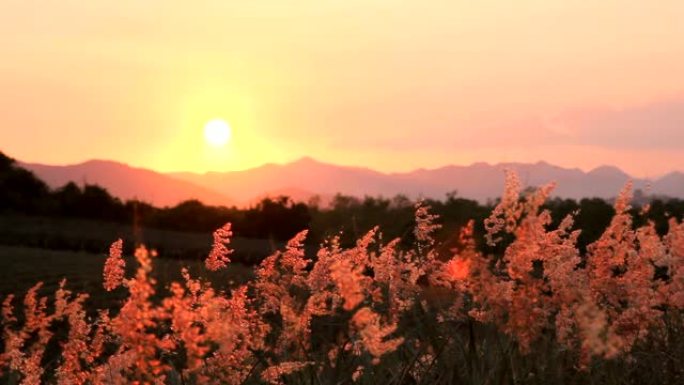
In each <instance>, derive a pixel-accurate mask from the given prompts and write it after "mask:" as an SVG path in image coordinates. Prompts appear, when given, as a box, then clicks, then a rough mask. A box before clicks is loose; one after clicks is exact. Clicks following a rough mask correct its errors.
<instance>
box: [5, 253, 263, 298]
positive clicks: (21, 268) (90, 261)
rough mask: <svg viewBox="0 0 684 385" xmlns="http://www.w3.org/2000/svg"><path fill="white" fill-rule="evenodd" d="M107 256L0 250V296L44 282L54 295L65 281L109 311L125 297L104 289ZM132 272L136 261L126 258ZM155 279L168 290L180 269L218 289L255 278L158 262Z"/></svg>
mask: <svg viewBox="0 0 684 385" xmlns="http://www.w3.org/2000/svg"><path fill="white" fill-rule="evenodd" d="M106 259H107V254H106V253H100V254H92V253H86V252H73V251H58V250H48V249H39V248H30V247H14V246H0V296H1V297H2V298H4V297H6V296H7V295H9V294H16V295H23V294H25V293H26V292H27V291H28V290H29V289H30V288H31V287H32V286H34V285H35V284H36V283H37V282H43V287H42V288H41V291H40V292H41V293H42V294H44V295H47V294H53V293H54V292H55V291H56V290H57V288H58V287H59V283H60V281H61V280H62V279H66V280H67V282H68V287H69V289H70V290H73V291H76V292H81V293H88V294H89V295H90V298H89V300H88V305H89V307H90V308H110V307H115V306H117V305H120V302H121V300H122V299H123V298H125V296H123V297H122V296H113V295H112V294H111V293H107V291H106V290H104V288H103V287H102V267H103V266H104V263H105V260H106ZM127 261H128V262H129V266H131V268H130V269H129V270H130V271H133V266H134V258H132V257H129V258H127ZM153 264H154V278H156V279H157V281H158V282H159V286H161V287H165V286H168V285H169V284H170V283H171V282H172V281H174V280H175V281H178V280H180V279H182V277H181V274H180V271H181V268H183V267H187V268H188V269H189V271H190V272H192V274H193V275H202V276H204V277H209V278H210V279H211V280H212V283H213V284H214V285H216V287H227V286H229V283H231V282H232V285H233V286H234V285H237V284H240V283H244V282H246V281H247V280H248V279H249V278H251V277H252V275H253V274H252V271H251V269H249V268H248V267H246V266H242V265H240V264H231V265H230V266H229V267H228V268H227V269H225V270H222V271H220V272H210V271H208V270H207V269H206V268H205V267H204V263H203V262H202V261H201V260H177V259H169V258H158V259H155V260H154V262H153Z"/></svg>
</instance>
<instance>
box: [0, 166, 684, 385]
mask: <svg viewBox="0 0 684 385" xmlns="http://www.w3.org/2000/svg"><path fill="white" fill-rule="evenodd" d="M552 189H553V186H552V185H549V186H545V187H542V188H540V189H538V190H536V191H529V192H525V193H521V191H520V184H519V181H518V179H517V177H516V176H515V175H513V174H509V176H508V179H507V187H506V191H505V193H504V195H503V198H502V199H501V201H500V203H499V204H498V205H497V206H496V207H495V208H494V210H493V212H492V213H491V215H490V216H489V218H487V220H486V221H485V223H484V227H485V230H486V239H487V241H488V242H489V243H490V244H491V245H500V246H501V249H502V250H504V251H503V252H502V253H501V254H487V253H484V252H482V251H481V250H480V249H479V247H478V246H477V243H476V242H475V239H474V237H473V223H472V222H471V223H470V224H469V225H467V226H465V227H463V228H462V229H460V231H459V232H458V234H456V235H455V238H456V239H457V242H456V245H457V247H456V248H455V249H453V250H451V251H449V252H448V253H446V254H445V253H444V252H443V250H444V249H443V248H442V247H440V245H439V244H438V243H437V242H436V240H435V239H434V237H433V235H434V233H435V232H436V231H437V230H438V229H439V228H440V224H439V218H438V217H437V216H436V215H433V214H431V212H430V208H429V207H428V206H426V205H424V204H422V203H420V202H419V203H417V204H416V206H415V229H414V238H415V243H414V244H413V245H411V246H409V247H405V246H404V245H402V243H401V242H400V240H399V239H396V240H386V239H383V237H382V234H381V229H378V228H375V229H373V230H371V231H370V232H368V233H367V234H366V235H364V236H362V237H360V238H359V239H358V240H357V242H356V244H355V245H352V246H350V247H343V246H341V245H340V243H339V238H336V237H333V238H330V239H329V240H328V241H327V242H326V243H324V244H323V245H321V248H320V250H318V252H317V253H316V254H315V255H314V254H313V253H311V252H309V251H307V247H306V246H305V242H306V238H307V232H306V231H302V232H301V233H299V234H298V235H296V236H295V237H294V238H293V239H291V240H290V241H289V242H288V243H287V244H286V245H284V246H283V247H281V248H280V250H279V251H276V252H274V253H272V254H271V255H270V256H268V257H267V258H265V259H264V260H263V261H262V262H261V263H260V264H259V265H257V266H255V267H254V268H248V267H245V266H242V265H240V264H237V263H235V262H234V261H232V260H231V259H232V258H233V257H235V256H236V255H238V252H237V251H235V249H238V247H239V246H240V244H239V242H238V241H237V240H235V241H234V240H233V238H232V232H231V227H230V225H229V224H227V225H226V226H224V227H223V228H220V229H217V230H216V231H215V232H214V234H213V241H212V242H211V245H210V246H211V247H210V250H208V253H207V256H206V258H205V259H204V260H201V259H192V260H183V259H165V258H161V257H159V256H158V255H157V253H156V252H155V251H153V250H150V249H147V248H145V247H144V246H140V247H138V248H136V249H135V250H134V251H133V250H130V245H127V244H126V242H121V241H114V240H113V241H114V242H111V247H110V249H109V254H108V255H105V254H104V253H101V254H93V253H84V252H70V251H69V252H67V251H47V250H44V249H32V248H25V247H1V248H0V259H1V260H2V262H1V263H2V266H1V269H0V270H1V271H0V274H1V275H0V279H2V283H1V284H0V285H1V286H0V290H1V291H2V293H3V294H9V293H14V294H16V295H17V297H16V298H12V297H11V296H9V297H5V298H7V299H6V300H5V301H4V302H3V309H2V318H3V341H4V350H3V352H2V354H0V368H1V369H2V373H1V374H0V375H2V377H1V378H2V379H3V380H4V383H10V384H14V383H21V384H26V385H32V384H39V383H57V384H117V385H118V384H127V383H138V384H148V383H149V384H152V383H166V384H235V385H239V384H263V383H270V384H311V385H314V384H321V385H323V384H326V385H327V384H331V385H332V384H352V383H357V384H397V385H404V384H549V383H553V384H681V383H682V380H683V379H684V328H683V326H684V323H683V322H682V310H684V224H682V223H681V222H680V221H679V219H677V218H670V221H669V230H668V232H667V233H666V234H665V235H664V236H661V235H659V234H658V233H657V232H656V230H655V226H654V224H653V223H649V222H647V223H645V224H643V225H635V222H636V221H635V217H634V216H633V214H631V211H630V202H631V200H632V196H631V189H630V186H627V187H626V188H625V190H624V191H623V192H622V193H621V195H620V196H619V198H618V199H617V200H616V202H615V206H614V211H615V213H614V216H613V219H612V221H611V222H610V224H609V225H608V226H607V228H606V229H605V231H604V233H603V235H602V236H601V237H600V238H599V239H598V240H597V241H596V242H594V243H593V244H591V245H589V246H588V247H587V251H586V253H584V252H580V250H579V249H578V247H577V240H578V237H579V231H580V230H578V229H575V228H573V225H574V224H573V215H572V214H571V215H569V216H568V217H566V219H565V220H563V221H562V222H561V223H560V224H559V225H558V226H551V223H552V221H551V217H550V213H549V212H548V211H546V210H544V209H542V205H543V203H544V202H545V200H546V199H547V197H548V196H549V194H550V192H551V191H552ZM646 210H648V208H645V209H644V211H646ZM17 228H18V229H19V228H21V226H17ZM25 228H26V227H25ZM48 228H49V229H50V231H53V230H55V229H54V228H53V227H48ZM24 231H28V230H24ZM32 231H38V230H32ZM55 231H56V230H55ZM101 231H102V229H99V230H97V231H96V232H97V233H98V234H100V233H101ZM92 237H95V235H93V236H92ZM150 239H152V238H150ZM245 245H246V247H248V246H247V245H249V243H245ZM184 268H187V269H184ZM62 277H65V278H67V280H68V281H67V283H66V285H65V286H61V285H60V284H59V283H58V282H59V281H60V280H61V278H62ZM39 280H40V281H43V282H44V286H43V287H35V288H34V289H30V287H31V285H32V283H33V281H39ZM81 292H85V293H89V295H90V297H84V296H80V295H79V294H78V293H81ZM44 296H45V297H44ZM96 309H107V311H100V312H97V311H96Z"/></svg>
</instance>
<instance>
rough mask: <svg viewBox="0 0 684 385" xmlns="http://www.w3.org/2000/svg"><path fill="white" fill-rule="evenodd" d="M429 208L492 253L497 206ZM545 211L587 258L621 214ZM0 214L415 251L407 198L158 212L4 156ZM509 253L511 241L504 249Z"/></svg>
mask: <svg viewBox="0 0 684 385" xmlns="http://www.w3.org/2000/svg"><path fill="white" fill-rule="evenodd" d="M616 193H617V192H616ZM642 201H643V202H645V200H642ZM643 202H637V204H636V205H635V207H634V208H633V209H632V210H633V214H634V215H635V218H636V220H637V222H639V221H641V222H642V223H643V222H646V221H649V220H652V221H654V222H655V224H656V229H657V231H658V232H659V233H660V234H664V233H665V232H666V230H667V220H668V218H669V217H676V218H681V217H682V215H683V214H684V201H683V200H680V199H672V198H662V197H658V198H654V199H650V200H649V205H650V210H649V211H648V212H642V210H641V207H640V206H641V203H643ZM425 203H426V204H428V205H429V206H431V211H432V212H433V213H435V214H438V215H439V216H440V221H439V222H440V223H441V224H442V226H443V227H442V229H441V230H440V232H439V233H438V234H437V238H438V239H439V240H441V241H442V245H443V246H442V247H443V248H444V249H445V250H447V249H448V248H450V247H454V246H456V243H457V241H458V230H459V229H460V228H462V227H463V226H465V225H466V224H467V223H468V221H470V220H474V221H475V231H476V238H477V239H479V240H480V242H481V245H482V247H485V246H484V244H485V243H484V242H483V241H482V234H483V233H484V231H483V230H484V227H483V221H484V218H486V217H487V216H488V215H489V213H490V212H491V209H492V207H493V205H494V204H495V203H496V202H488V203H486V204H480V203H478V202H477V201H474V200H470V199H465V198H461V197H459V196H458V194H457V193H456V192H453V193H450V194H447V195H446V197H445V198H444V199H441V200H438V199H426V200H425ZM545 208H547V209H549V210H550V212H551V215H552V217H553V220H554V222H555V223H553V224H552V225H553V226H557V225H558V223H559V222H560V221H561V220H562V219H563V218H564V217H565V216H566V215H568V214H571V213H576V216H575V227H576V228H578V229H581V230H582V234H581V236H580V238H579V247H580V249H581V250H583V251H584V250H585V248H586V245H587V244H589V243H591V242H593V241H594V240H596V239H597V238H598V237H599V235H600V234H601V233H602V232H603V230H604V229H605V228H606V227H607V226H608V224H609V222H610V219H611V218H612V215H613V212H614V211H613V208H612V205H611V203H610V202H608V201H606V200H603V199H599V198H585V199H581V200H579V201H576V200H572V199H561V198H555V199H551V200H549V201H548V202H547V203H546V205H545ZM0 214H2V215H31V216H46V217H56V218H82V219H91V220H97V221H107V222H117V223H124V224H130V225H132V226H134V227H140V228H155V229H161V230H175V231H184V232H202V233H209V232H211V231H213V230H214V229H217V228H219V227H221V226H222V225H223V224H225V223H226V222H231V223H232V224H233V229H234V233H235V235H237V236H242V237H247V238H267V239H273V240H277V241H284V240H288V239H289V238H291V237H292V236H294V235H295V234H296V233H298V232H299V231H301V230H303V229H309V230H310V235H309V237H308V240H309V242H311V243H320V242H322V241H323V240H324V239H326V238H327V237H329V236H335V235H339V236H340V241H341V243H342V244H350V243H352V242H354V240H355V239H357V238H358V237H359V236H360V235H362V234H364V233H365V232H367V231H368V230H370V229H371V228H373V227H374V226H380V228H381V229H382V231H383V236H384V237H386V238H388V239H390V238H396V237H400V238H401V239H402V242H403V243H405V244H412V243H413V241H414V239H413V227H414V225H415V222H414V202H413V201H412V200H410V199H409V198H407V197H406V196H402V195H397V196H395V197H392V198H386V197H370V196H367V197H364V198H358V197H353V196H345V195H341V194H338V195H336V196H335V197H334V198H333V199H332V201H331V203H330V204H329V205H328V206H326V207H320V206H319V205H318V204H317V203H316V201H315V200H313V201H312V202H309V203H301V202H294V201H293V200H292V199H290V198H289V197H286V196H280V197H269V198H264V199H262V200H260V201H259V202H258V203H256V204H254V205H252V206H251V207H248V208H237V207H222V206H209V205H205V204H203V203H202V202H200V201H197V200H188V201H184V202H181V203H179V204H177V205H175V206H172V207H156V206H154V205H152V204H150V203H147V202H143V201H139V200H127V201H122V200H121V199H119V198H116V197H114V196H112V195H111V194H110V193H109V192H108V191H107V190H106V189H104V188H102V187H100V186H97V185H91V184H85V185H83V186H79V185H77V184H75V183H73V182H70V183H67V184H66V185H64V186H62V187H60V188H57V189H50V188H49V187H48V185H47V184H46V183H45V182H43V181H42V180H40V179H39V178H37V177H36V176H35V175H34V174H33V173H32V172H31V171H29V170H26V169H24V168H22V167H20V166H19V165H18V164H17V163H16V161H15V160H14V159H12V158H10V157H8V156H6V155H5V154H3V153H2V152H0ZM639 224H640V223H637V225H639ZM505 247H506V243H505V242H504V243H502V244H500V246H499V248H505ZM491 251H494V252H497V251H500V250H491Z"/></svg>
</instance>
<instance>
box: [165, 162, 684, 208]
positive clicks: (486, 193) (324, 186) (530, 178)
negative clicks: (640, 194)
mask: <svg viewBox="0 0 684 385" xmlns="http://www.w3.org/2000/svg"><path fill="white" fill-rule="evenodd" d="M506 169H511V170H515V171H516V172H517V173H518V175H520V178H521V180H522V182H523V184H524V185H525V186H540V185H543V184H546V183H548V182H551V181H555V182H557V188H556V190H555V193H554V194H555V196H559V197H563V198H573V199H581V198H584V197H599V198H605V199H608V198H612V197H615V196H616V195H617V194H618V193H619V192H620V190H622V188H623V187H624V185H625V183H626V182H627V181H628V180H630V179H632V180H633V182H634V187H635V189H642V190H648V192H649V193H650V194H655V195H668V196H672V197H682V198H684V174H682V173H672V174H669V175H667V176H665V177H663V178H660V179H657V180H655V181H652V182H649V181H647V180H644V179H636V178H631V177H630V176H629V175H627V174H626V173H625V172H623V171H622V170H620V169H618V168H616V167H611V166H602V167H599V168H596V169H594V170H592V171H589V172H584V171H582V170H580V169H576V168H574V169H568V168H562V167H558V166H553V165H551V164H548V163H546V162H538V163H534V164H527V163H502V164H495V165H490V164H487V163H475V164H472V165H470V166H445V167H441V168H437V169H431V170H426V169H420V170H415V171H411V172H404V173H390V174H385V173H380V172H377V171H373V170H370V169H367V168H360V167H346V166H337V165H333V164H327V163H323V162H319V161H316V160H314V159H311V158H302V159H300V160H298V161H295V162H292V163H288V164H283V165H276V164H267V165H264V166H261V167H257V168H253V169H250V170H245V171H234V172H225V173H218V172H210V173H206V174H195V173H177V174H173V176H175V177H177V178H179V179H183V180H187V181H189V182H192V183H194V184H197V185H200V186H205V187H207V188H212V189H214V190H216V191H218V192H221V193H224V194H230V195H231V196H232V197H234V198H235V199H236V200H238V201H242V202H248V201H250V200H252V199H254V197H256V196H262V195H276V193H277V192H278V191H296V192H297V195H298V196H299V197H304V196H307V193H308V197H311V196H313V195H316V194H318V195H321V196H323V197H330V196H332V195H334V194H336V193H342V194H347V195H355V196H360V197H362V196H364V195H371V196H376V195H383V196H386V197H391V196H394V195H396V194H405V195H408V196H409V197H411V198H416V197H421V196H422V197H428V198H437V199H441V198H444V197H445V196H446V194H447V193H449V192H453V191H456V192H457V194H458V196H460V197H464V198H469V199H475V200H478V201H481V202H484V201H487V200H488V199H495V198H497V197H499V196H500V195H501V191H502V190H503V183H504V170H506ZM302 200H304V199H302Z"/></svg>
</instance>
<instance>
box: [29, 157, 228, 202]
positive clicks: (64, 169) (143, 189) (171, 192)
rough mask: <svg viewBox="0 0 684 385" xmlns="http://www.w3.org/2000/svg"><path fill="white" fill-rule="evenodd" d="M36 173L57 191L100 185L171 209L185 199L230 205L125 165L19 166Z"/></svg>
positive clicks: (178, 182) (221, 198)
mask: <svg viewBox="0 0 684 385" xmlns="http://www.w3.org/2000/svg"><path fill="white" fill-rule="evenodd" d="M19 165H20V166H21V167H24V168H26V169H28V170H31V171H33V172H34V173H35V174H36V176H38V177H39V178H40V179H42V180H43V181H45V182H46V183H47V184H48V185H49V186H50V187H52V188H58V187H61V186H64V185H65V184H66V183H68V182H70V181H71V182H76V183H77V184H82V183H90V184H97V185H100V186H102V187H104V188H106V189H107V190H109V192H110V193H111V194H112V195H114V196H116V197H118V198H122V199H134V198H135V199H140V200H143V201H146V202H151V203H154V204H155V205H158V206H172V205H175V204H177V203H179V202H181V201H183V200H187V199H198V200H200V201H202V202H203V203H206V204H212V205H230V204H233V203H234V202H233V201H232V200H231V199H230V198H228V197H227V196H226V195H224V194H221V193H218V192H216V191H212V190H211V189H208V188H206V187H202V186H197V185H194V184H192V183H191V182H187V181H184V180H180V179H177V178H174V177H172V176H169V175H166V174H161V173H158V172H155V171H150V170H146V169H142V168H134V167H130V166H127V165H125V164H123V163H117V162H111V161H102V160H91V161H88V162H85V163H80V164H75V165H69V166H48V165H43V164H34V163H19Z"/></svg>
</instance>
